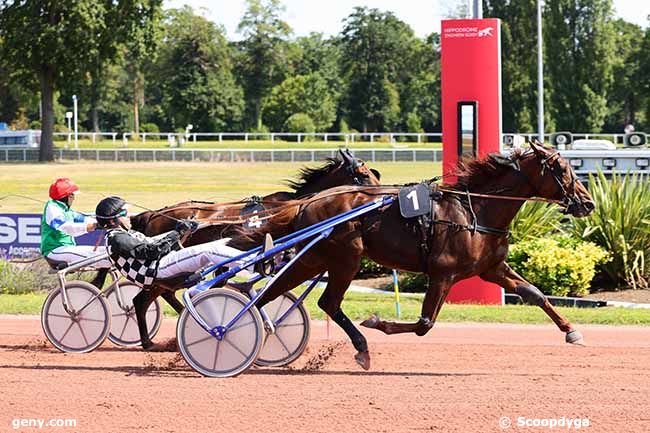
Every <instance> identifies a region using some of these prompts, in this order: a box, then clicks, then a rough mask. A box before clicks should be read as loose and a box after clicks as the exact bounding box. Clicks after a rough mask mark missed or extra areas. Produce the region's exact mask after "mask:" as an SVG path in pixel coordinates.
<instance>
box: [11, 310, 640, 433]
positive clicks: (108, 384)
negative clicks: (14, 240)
mask: <svg viewBox="0 0 650 433" xmlns="http://www.w3.org/2000/svg"><path fill="white" fill-rule="evenodd" d="M174 325H175V320H173V319H166V320H165V323H164V324H163V328H162V330H161V333H160V334H159V336H158V337H157V341H161V340H162V341H164V340H165V339H166V338H171V337H173V335H174V330H175V328H174ZM581 330H582V331H583V333H584V335H585V339H586V341H587V343H588V344H589V347H572V346H568V345H566V344H564V343H563V335H562V334H561V333H560V332H559V331H557V330H556V329H555V328H553V327H552V326H524V325H485V324H476V325H449V324H441V325H436V327H435V328H434V329H432V330H431V332H430V333H429V334H428V335H427V336H425V337H416V336H414V335H401V336H396V335H393V336H384V335H382V334H380V333H379V332H377V331H374V330H365V331H364V333H365V334H366V336H367V337H368V340H369V344H370V349H371V353H372V363H373V365H372V368H371V370H370V371H369V372H364V371H362V370H361V369H360V368H359V367H357V365H356V364H355V363H354V360H353V358H352V356H353V349H352V347H351V345H350V344H349V343H348V342H347V341H346V340H345V338H344V336H343V335H342V334H341V333H340V332H339V331H338V329H334V328H332V331H331V335H330V339H329V340H328V339H327V335H326V325H325V323H324V322H314V323H313V327H312V339H311V343H310V345H309V347H308V349H307V352H306V353H305V354H304V355H303V357H302V358H300V359H299V360H298V361H296V363H295V365H293V366H292V367H291V368H280V369H270V368H267V369H262V368H260V369H255V370H251V371H249V372H247V373H244V374H242V375H240V376H238V377H236V378H231V379H208V378H203V377H201V376H199V375H198V374H196V373H194V372H193V371H192V370H190V368H189V367H188V366H187V365H186V364H185V362H184V361H183V360H182V358H180V355H177V354H176V353H174V352H163V353H144V352H142V351H140V350H138V349H121V348H117V347H114V346H112V345H111V344H110V343H106V344H105V345H104V346H102V347H101V348H99V349H98V350H96V351H95V352H93V353H90V354H85V355H74V354H63V353H60V352H57V351H56V350H55V349H53V348H52V347H51V346H50V345H49V344H48V343H47V342H46V340H45V338H44V337H43V335H42V332H41V329H40V324H39V320H38V318H37V317H33V316H31V317H27V316H23V317H17V316H0V431H2V432H5V431H7V432H8V431H21V432H32V431H43V432H59V433H70V432H74V433H81V432H120V433H122V432H130V431H132V432H215V433H229V432H265V433H267V432H269V433H270V432H282V433H289V432H310V433H317V432H372V433H375V432H418V431H440V432H492V431H495V432H499V431H530V432H547V431H574V430H575V426H576V424H573V425H572V428H568V427H567V426H556V427H555V428H553V429H551V428H549V427H548V426H547V425H545V426H518V425H517V424H518V423H519V417H526V418H528V419H529V421H528V422H529V423H540V424H541V423H548V422H549V421H541V420H542V419H551V418H555V419H558V420H559V421H558V422H560V423H561V422H562V420H561V419H562V417H565V420H566V419H575V418H578V419H580V424H581V427H582V428H581V429H580V430H584V431H591V432H639V433H641V432H650V403H649V402H648V398H649V396H650V329H649V328H640V327H639V328H637V327H617V328H614V327H603V326H583V327H581ZM502 417H509V418H510V420H511V423H512V425H511V426H510V427H509V428H508V429H507V430H504V429H502V428H501V427H500V424H499V423H500V422H502V423H504V425H505V424H507V421H504V420H502ZM30 418H34V419H46V420H48V419H54V418H62V419H75V420H76V427H72V428H64V427H43V428H42V429H38V428H27V427H25V428H20V429H18V430H14V428H13V426H12V420H14V419H30ZM535 419H537V421H535ZM584 419H588V424H589V427H586V426H585V424H586V422H585V421H583V420H584ZM565 422H566V421H565Z"/></svg>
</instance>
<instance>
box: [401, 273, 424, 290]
mask: <svg viewBox="0 0 650 433" xmlns="http://www.w3.org/2000/svg"><path fill="white" fill-rule="evenodd" d="M399 275H400V276H399V290H400V292H405V293H414V292H416V293H422V292H426V291H427V288H428V287H429V277H428V276H427V275H425V274H420V273H413V272H402V273H400V274H399Z"/></svg>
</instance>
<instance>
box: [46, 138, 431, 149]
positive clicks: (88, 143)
mask: <svg viewBox="0 0 650 433" xmlns="http://www.w3.org/2000/svg"><path fill="white" fill-rule="evenodd" d="M54 145H55V147H56V148H70V149H73V148H74V140H72V142H71V143H70V144H68V143H67V141H65V140H60V139H57V140H56V141H55V142H54ZM66 146H67V147H66ZM342 146H345V147H348V148H350V149H393V148H405V147H407V148H409V149H441V148H442V143H440V142H438V143H433V142H432V143H425V142H422V143H417V142H415V141H413V142H411V141H408V142H399V143H386V142H380V141H375V142H373V143H371V142H369V141H362V142H354V143H353V142H351V141H349V142H348V143H347V144H346V143H345V141H327V142H325V141H307V142H304V141H303V142H301V143H298V142H295V141H284V140H275V141H274V142H272V141H271V140H249V141H248V142H246V141H244V140H224V141H223V142H221V143H220V142H219V141H215V140H210V141H208V140H205V141H204V140H200V139H197V141H196V142H194V141H191V140H190V141H188V142H187V143H185V144H183V145H182V146H180V147H176V149H235V150H236V149H305V148H308V149H336V148H338V147H342ZM79 148H80V149H124V148H125V147H124V142H123V141H122V140H121V139H119V138H118V139H116V141H115V144H113V140H112V139H110V138H109V139H103V140H99V139H98V140H96V141H95V143H93V142H92V140H90V139H83V140H82V139H80V140H79ZM126 148H127V149H170V147H169V143H168V142H167V140H150V139H147V140H145V141H144V142H143V141H142V140H133V139H129V141H128V144H127V146H126Z"/></svg>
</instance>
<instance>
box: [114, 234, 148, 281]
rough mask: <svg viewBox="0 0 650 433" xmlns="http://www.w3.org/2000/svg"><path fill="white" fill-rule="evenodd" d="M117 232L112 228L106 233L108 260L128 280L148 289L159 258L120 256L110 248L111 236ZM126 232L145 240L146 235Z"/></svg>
mask: <svg viewBox="0 0 650 433" xmlns="http://www.w3.org/2000/svg"><path fill="white" fill-rule="evenodd" d="M117 233H118V231H117V230H112V231H110V232H109V233H108V234H107V235H106V239H105V242H106V251H107V252H108V258H109V260H110V261H111V263H112V264H113V266H115V268H116V269H117V270H118V271H120V273H121V274H122V275H124V276H125V277H126V278H127V279H128V280H129V281H131V282H133V283H135V284H137V285H138V286H140V287H142V288H143V289H149V288H150V287H151V285H152V284H153V281H154V279H155V278H156V274H157V273H158V262H159V260H143V259H136V258H135V257H123V256H121V255H120V254H118V253H117V251H115V250H113V249H112V248H111V238H112V237H113V236H115V235H116V234H117ZM128 233H129V235H130V236H133V237H134V238H136V239H137V240H139V241H142V242H146V241H147V237H146V236H145V235H143V234H142V233H139V232H136V231H129V232H128Z"/></svg>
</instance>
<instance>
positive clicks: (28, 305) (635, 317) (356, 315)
mask: <svg viewBox="0 0 650 433" xmlns="http://www.w3.org/2000/svg"><path fill="white" fill-rule="evenodd" d="M314 292H315V293H312V294H311V295H310V296H309V297H307V300H306V305H307V309H308V310H309V313H310V315H311V317H312V319H319V320H322V319H325V315H324V313H323V312H322V311H321V310H320V309H319V308H318V307H317V306H316V301H317V300H318V297H319V296H320V291H319V290H315V291H314ZM45 296H46V294H45V293H29V294H22V295H0V314H40V311H41V306H42V305H43V302H44V300H45ZM161 302H163V303H164V301H162V300H161ZM421 302H422V297H421V296H408V297H406V296H404V297H402V299H401V308H402V316H401V320H406V321H412V320H417V318H418V317H419V316H420V306H421ZM342 309H343V311H345V313H346V314H347V315H348V316H349V317H350V318H351V319H352V320H363V319H365V318H367V317H368V316H369V315H370V314H373V313H377V314H379V316H380V317H382V318H384V319H396V316H395V304H394V301H393V298H392V297H391V296H385V295H376V294H365V293H356V292H348V293H347V295H346V297H345V300H344V301H343V305H342ZM557 310H558V311H559V313H560V314H562V315H564V316H565V317H566V318H567V319H568V320H569V321H571V322H572V323H580V324H601V325H644V326H650V312H649V311H647V310H637V309H626V308H613V307H610V308H562V307H560V308H557ZM164 311H165V315H166V316H169V317H173V316H175V314H176V313H175V312H174V311H173V310H172V309H171V308H170V307H169V306H168V305H166V304H165V309H164ZM438 321H441V322H482V323H485V322H487V323H518V324H543V323H546V324H550V323H552V322H551V320H550V319H549V318H548V317H547V316H546V314H545V313H544V312H543V311H542V310H541V309H539V308H537V307H529V306H520V305H507V306H485V305H453V304H447V305H445V306H444V307H443V308H442V310H441V312H440V317H439V318H438Z"/></svg>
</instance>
